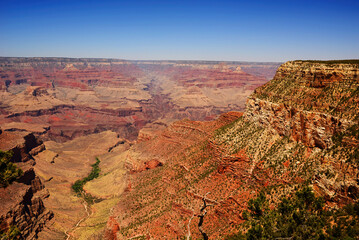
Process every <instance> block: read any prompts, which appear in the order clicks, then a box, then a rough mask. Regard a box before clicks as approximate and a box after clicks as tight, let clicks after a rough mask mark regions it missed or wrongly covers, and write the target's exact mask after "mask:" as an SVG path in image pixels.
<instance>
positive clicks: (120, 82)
mask: <svg viewBox="0 0 359 240" xmlns="http://www.w3.org/2000/svg"><path fill="white" fill-rule="evenodd" d="M241 64H243V65H244V66H245V68H246V69H252V70H253V69H255V71H254V72H253V73H247V72H245V71H243V70H242V69H241ZM277 66H278V63H262V64H261V63H253V64H252V65H251V64H250V63H240V62H228V63H223V62H222V63H221V62H201V61H193V62H185V61H174V62H166V61H155V62H146V61H125V60H118V59H69V58H0V123H1V124H9V123H13V122H17V123H27V124H42V125H43V126H44V127H45V126H46V127H49V129H48V131H47V132H46V133H44V134H43V136H42V138H43V139H45V140H55V141H67V140H70V139H74V138H76V137H79V136H83V135H87V134H92V133H97V132H101V131H106V130H112V131H115V132H117V133H118V134H119V135H120V136H121V137H124V138H127V139H130V140H135V139H136V137H137V134H138V131H139V130H140V129H141V128H143V127H144V126H145V125H147V124H149V123H151V122H154V121H156V120H158V119H168V120H171V121H173V120H176V119H182V118H189V119H193V120H206V119H207V120H208V119H211V118H213V117H214V116H216V115H217V114H220V113H223V112H227V111H231V110H241V109H243V108H244V103H245V98H246V97H247V96H248V95H249V94H251V93H252V91H253V89H254V88H256V87H258V86H260V85H262V84H264V83H265V82H267V81H268V76H270V77H271V76H272V75H273V74H274V72H273V69H275V68H276V67H277Z"/></svg>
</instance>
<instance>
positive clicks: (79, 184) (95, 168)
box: [72, 157, 101, 204]
mask: <svg viewBox="0 0 359 240" xmlns="http://www.w3.org/2000/svg"><path fill="white" fill-rule="evenodd" d="M99 164H100V159H98V158H97V157H96V162H95V163H94V164H92V165H91V166H92V170H91V172H90V174H89V175H88V176H87V177H85V178H83V179H81V180H77V181H76V182H75V183H74V184H73V185H72V189H73V190H74V191H75V193H77V195H78V196H83V198H84V200H85V201H86V202H87V203H89V204H91V203H94V202H97V201H99V200H100V199H98V198H96V197H94V196H92V195H91V194H89V193H84V189H83V187H84V186H85V184H86V183H87V182H89V181H91V180H93V179H95V178H98V176H99V175H100V171H101V169H100V166H99Z"/></svg>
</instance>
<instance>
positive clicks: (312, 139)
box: [245, 98, 352, 149]
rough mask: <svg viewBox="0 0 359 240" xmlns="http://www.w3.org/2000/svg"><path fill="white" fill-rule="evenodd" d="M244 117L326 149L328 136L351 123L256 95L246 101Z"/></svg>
mask: <svg viewBox="0 0 359 240" xmlns="http://www.w3.org/2000/svg"><path fill="white" fill-rule="evenodd" d="M246 106H247V108H246V112H245V117H246V119H247V120H250V121H255V122H257V123H258V124H260V125H261V126H263V127H269V128H273V129H274V130H276V131H277V133H279V134H280V135H282V136H288V137H291V138H292V139H293V140H295V141H297V142H301V143H304V144H305V145H307V146H309V147H319V148H322V149H324V148H328V147H330V146H332V145H333V141H332V137H333V135H334V134H336V133H340V132H343V131H344V130H345V129H347V128H348V127H349V126H350V125H351V124H352V122H351V121H349V120H346V119H341V118H338V117H335V116H333V115H331V114H328V113H320V112H311V111H305V110H298V109H296V108H293V107H291V106H288V105H285V104H283V103H280V104H278V103H272V102H269V101H265V100H260V99H257V98H249V99H248V100H247V105H246Z"/></svg>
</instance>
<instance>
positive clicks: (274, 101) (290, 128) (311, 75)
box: [245, 61, 359, 148]
mask: <svg viewBox="0 0 359 240" xmlns="http://www.w3.org/2000/svg"><path fill="white" fill-rule="evenodd" d="M358 66H359V64H350V63H345V62H344V63H333V64H329V63H325V62H324V63H323V62H303V61H295V62H287V63H285V64H283V65H282V66H281V67H280V68H279V69H278V71H277V73H276V75H275V77H274V79H273V80H272V81H271V82H270V83H268V84H266V85H264V86H263V87H260V88H258V89H256V91H255V93H254V94H253V95H252V96H251V97H250V98H249V99H248V100H247V103H246V111H245V118H246V119H247V120H248V121H255V122H257V123H258V124H260V125H261V126H264V127H270V128H272V129H275V130H276V131H277V132H278V133H279V134H280V135H283V136H288V137H291V138H292V139H293V140H295V141H298V142H302V143H304V144H305V145H307V146H309V147H319V148H328V147H330V146H332V144H333V142H332V137H333V135H335V134H337V133H340V132H343V131H344V130H346V129H347V128H348V127H350V126H351V125H353V124H355V122H356V120H355V119H357V109H358V106H359V105H358V103H359V67H358Z"/></svg>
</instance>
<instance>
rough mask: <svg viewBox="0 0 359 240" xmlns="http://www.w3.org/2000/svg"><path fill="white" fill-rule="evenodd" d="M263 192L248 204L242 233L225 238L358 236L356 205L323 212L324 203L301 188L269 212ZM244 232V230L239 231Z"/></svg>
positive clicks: (335, 237)
mask: <svg viewBox="0 0 359 240" xmlns="http://www.w3.org/2000/svg"><path fill="white" fill-rule="evenodd" d="M268 205H269V202H268V200H267V199H266V197H265V195H264V194H263V193H261V194H259V195H258V197H257V198H255V199H251V200H250V201H249V202H248V210H249V213H245V214H242V216H243V215H245V218H246V219H248V222H247V223H246V224H244V225H242V227H244V231H243V232H240V233H238V234H235V235H232V236H228V237H227V238H226V239H227V240H234V239H353V240H354V239H357V237H358V236H359V202H356V203H351V204H348V205H347V206H344V207H342V208H341V209H339V210H335V211H328V210H325V209H324V200H323V199H322V198H321V197H316V196H315V195H314V193H313V191H312V189H311V188H310V187H308V186H304V187H302V188H301V189H299V190H298V191H297V192H295V193H294V194H292V195H291V196H289V197H286V198H283V199H282V200H281V201H280V202H279V204H278V205H277V207H276V208H275V209H272V210H269V208H268V207H267V206H268ZM242 229H243V228H242Z"/></svg>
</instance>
